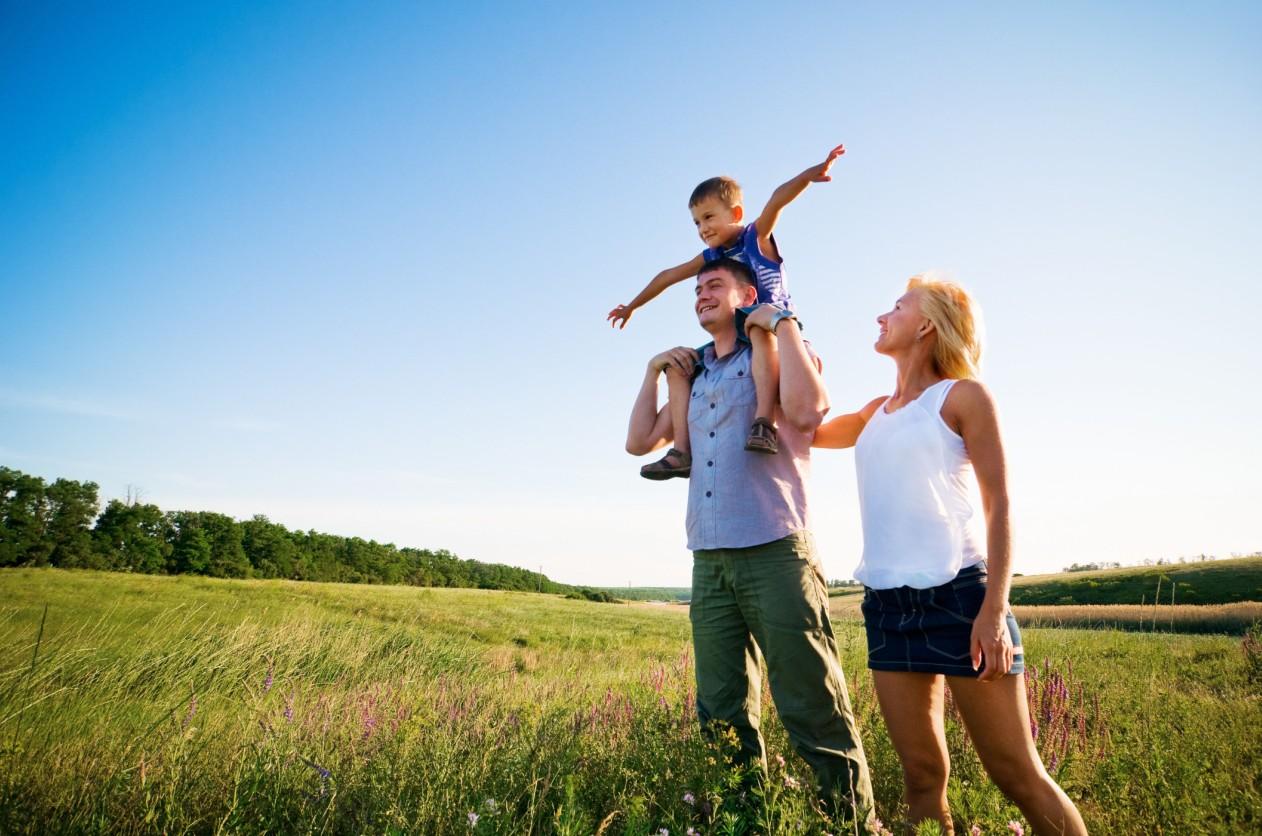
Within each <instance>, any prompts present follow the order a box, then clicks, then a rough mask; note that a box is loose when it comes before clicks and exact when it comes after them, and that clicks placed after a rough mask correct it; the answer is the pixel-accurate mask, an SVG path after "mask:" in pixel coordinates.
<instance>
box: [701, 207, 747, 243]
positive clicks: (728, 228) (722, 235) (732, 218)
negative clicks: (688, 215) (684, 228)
mask: <svg viewBox="0 0 1262 836" xmlns="http://www.w3.org/2000/svg"><path fill="white" fill-rule="evenodd" d="M690 211H691V212H692V222H693V223H695V224H696V225H697V234H698V235H700V236H701V240H702V241H705V245H706V246H707V247H721V246H725V245H727V244H730V243H731V242H732V241H734V240H735V239H736V236H737V235H739V234H740V232H741V218H743V217H744V216H745V209H744V207H742V206H741V205H740V204H739V203H738V204H737V205H735V206H728V205H727V204H726V203H724V202H723V201H721V200H719V199H718V198H717V197H707V198H705V199H704V200H702V201H701V202H700V203H698V204H697V205H696V206H693V207H692V208H691V210H690Z"/></svg>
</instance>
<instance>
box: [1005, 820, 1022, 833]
mask: <svg viewBox="0 0 1262 836" xmlns="http://www.w3.org/2000/svg"><path fill="white" fill-rule="evenodd" d="M1008 829H1009V830H1011V831H1012V832H1013V833H1015V834H1017V836H1025V828H1024V827H1022V826H1021V822H1019V821H1010V822H1008Z"/></svg>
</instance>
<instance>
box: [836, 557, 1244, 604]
mask: <svg viewBox="0 0 1262 836" xmlns="http://www.w3.org/2000/svg"><path fill="white" fill-rule="evenodd" d="M1158 579H1160V580H1161V603H1162V604H1169V603H1170V593H1171V590H1173V591H1174V603H1176V604H1234V603H1239V602H1242V601H1262V556H1260V555H1254V556H1251V557H1237V558H1230V559H1227V560H1207V561H1204V562H1198V563H1166V564H1162V565H1160V566H1129V567H1124V568H1121V569H1102V570H1100V571H1096V572H1060V573H1057V574H1054V575H1030V576H1026V577H1019V578H1013V579H1012V594H1011V596H1009V597H1010V600H1011V602H1012V603H1013V604H1021V605H1036V604H1079V605H1081V604H1141V603H1144V604H1151V603H1152V602H1153V598H1154V597H1155V596H1156V594H1157V580H1158ZM829 595H830V597H832V598H833V599H834V601H835V602H836V601H839V600H843V599H844V600H849V599H850V598H851V597H853V599H854V600H855V601H859V600H860V599H861V598H862V591H856V590H851V589H834V590H830V591H829Z"/></svg>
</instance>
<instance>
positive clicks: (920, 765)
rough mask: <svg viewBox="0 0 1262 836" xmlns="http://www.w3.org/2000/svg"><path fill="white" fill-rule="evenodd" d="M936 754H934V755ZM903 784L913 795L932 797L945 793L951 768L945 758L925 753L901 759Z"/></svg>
mask: <svg viewBox="0 0 1262 836" xmlns="http://www.w3.org/2000/svg"><path fill="white" fill-rule="evenodd" d="M935 754H936V753H935ZM902 765H903V783H904V784H905V785H906V786H907V792H909V793H912V794H914V795H927V794H928V795H932V794H937V793H941V792H945V791H946V785H947V778H949V777H950V774H951V766H950V764H949V763H948V762H947V760H946V758H945V757H937V756H935V755H929V754H928V753H926V754H925V755H923V756H911V757H908V758H905V759H903V762H902Z"/></svg>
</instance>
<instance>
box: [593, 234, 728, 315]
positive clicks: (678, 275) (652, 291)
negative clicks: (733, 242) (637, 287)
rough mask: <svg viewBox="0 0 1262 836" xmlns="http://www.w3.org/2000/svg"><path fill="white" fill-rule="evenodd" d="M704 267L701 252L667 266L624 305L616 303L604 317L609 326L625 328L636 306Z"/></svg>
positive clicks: (655, 296)
mask: <svg viewBox="0 0 1262 836" xmlns="http://www.w3.org/2000/svg"><path fill="white" fill-rule="evenodd" d="M702 267H705V258H703V257H702V256H701V254H699V253H698V254H697V255H695V256H693V257H692V258H690V259H688V260H687V261H685V262H684V263H683V264H680V265H677V266H675V267H667V268H666V269H665V270H663V271H662V272H660V273H658V274H657V275H656V276H654V277H653V279H652V280H651V281H650V282H649V283H648V284H647V285H645V287H644V289H643V290H641V291H640V292H639V293H637V294H636V295H635V298H634V299H632V300H631V301H630V302H628V303H627V304H625V305H618V306H617V307H615V308H614V309H613V310H612V311H610V312H609V315H608V316H606V317H605V319H607V320H609V324H610V326H614V325H617V326H618V328H620V329H621V328H626V327H627V322H629V321H630V320H631V314H633V313H635V310H636V308H639V307H640V306H642V305H644V304H646V303H648V302H650V301H651V300H653V299H655V298H657V295H658V294H659V293H661V292H662V291H663V290H665V289H666V288H668V287H670V286H671V285H673V284H679V283H680V282H682V281H683V280H684V279H691V278H692V277H693V276H695V275H697V273H699V272H701V268H702Z"/></svg>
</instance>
